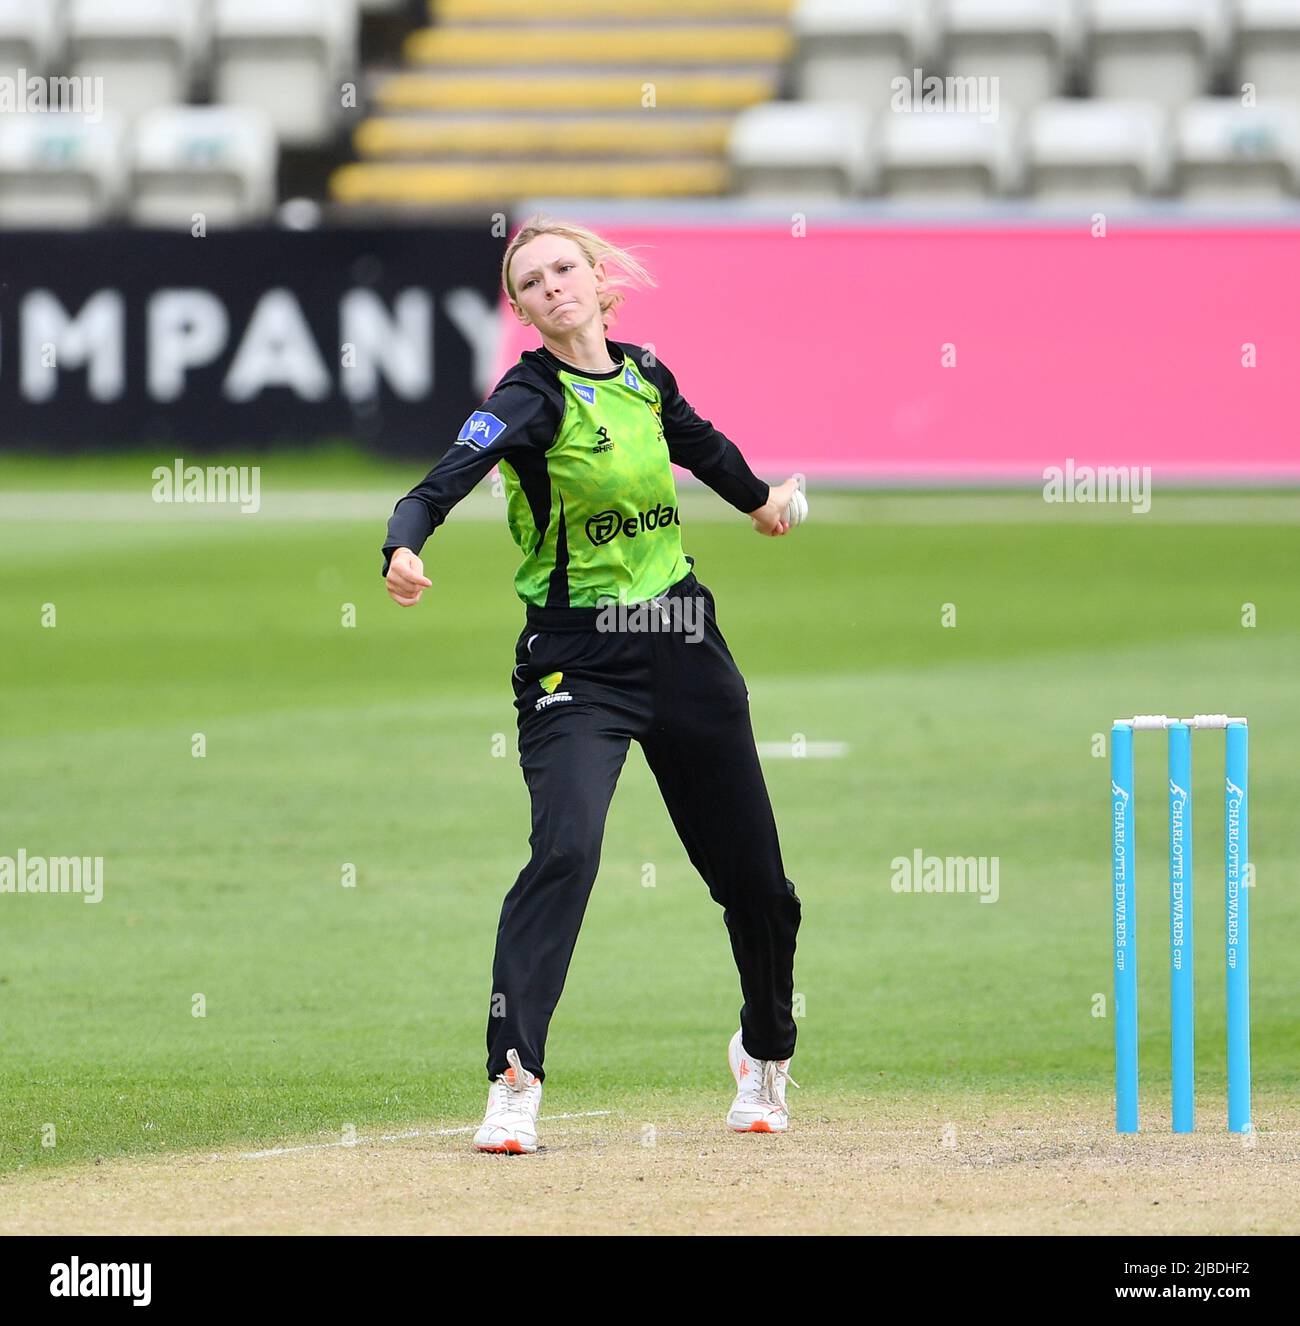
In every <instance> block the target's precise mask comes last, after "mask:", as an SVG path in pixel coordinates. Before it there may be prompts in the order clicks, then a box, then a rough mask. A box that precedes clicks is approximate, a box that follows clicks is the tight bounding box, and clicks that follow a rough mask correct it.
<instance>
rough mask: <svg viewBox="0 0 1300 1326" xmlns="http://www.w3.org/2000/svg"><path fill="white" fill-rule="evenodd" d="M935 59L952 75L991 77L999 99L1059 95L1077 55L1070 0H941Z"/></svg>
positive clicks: (1023, 102) (1025, 103)
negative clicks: (996, 84)
mask: <svg viewBox="0 0 1300 1326" xmlns="http://www.w3.org/2000/svg"><path fill="white" fill-rule="evenodd" d="M941 17H942V22H941V36H940V41H941V50H942V55H941V57H940V64H941V65H942V66H943V72H944V73H945V74H951V75H952V76H954V77H958V78H964V77H976V78H979V77H987V78H991V77H995V78H997V80H998V99H999V102H1000V103H1001V104H1006V105H1014V106H1020V107H1022V108H1026V109H1027V108H1029V107H1031V106H1035V105H1037V104H1038V103H1039V102H1041V101H1047V100H1049V99H1050V98H1052V97H1057V96H1060V95H1061V93H1062V92H1063V91H1064V89H1065V85H1066V80H1067V78H1068V77H1069V75H1070V72H1071V71H1072V70H1073V68H1074V65H1075V62H1076V61H1077V59H1078V55H1079V26H1078V22H1077V18H1078V11H1077V8H1076V6H1075V3H1074V0H946V4H945V7H944V9H943V10H942V11H941Z"/></svg>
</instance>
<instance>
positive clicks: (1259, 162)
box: [1175, 97, 1300, 202]
mask: <svg viewBox="0 0 1300 1326" xmlns="http://www.w3.org/2000/svg"><path fill="white" fill-rule="evenodd" d="M1176 140H1177V162H1176V167H1175V169H1176V172H1177V178H1176V183H1177V185H1178V187H1179V192H1180V193H1181V194H1182V195H1183V197H1185V198H1194V199H1213V200H1214V201H1216V202H1219V201H1228V200H1234V201H1235V200H1237V199H1240V200H1242V201H1250V200H1256V201H1258V200H1261V199H1270V200H1283V199H1287V198H1288V197H1290V196H1292V195H1294V194H1295V193H1297V192H1300V106H1298V105H1297V104H1295V103H1294V102H1285V101H1284V102H1271V103H1263V104H1261V105H1259V106H1243V105H1242V104H1241V102H1240V101H1239V100H1238V99H1237V98H1236V97H1223V98H1206V99H1204V100H1202V101H1193V102H1190V103H1188V105H1186V106H1184V107H1183V109H1182V111H1181V112H1180V113H1179V116H1178V121H1177V126H1176Z"/></svg>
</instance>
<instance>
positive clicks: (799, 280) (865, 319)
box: [499, 222, 1300, 484]
mask: <svg viewBox="0 0 1300 1326" xmlns="http://www.w3.org/2000/svg"><path fill="white" fill-rule="evenodd" d="M595 228H596V229H598V230H600V231H601V233H603V234H605V235H607V236H608V237H609V238H610V239H611V240H612V241H613V242H614V243H616V244H619V245H621V246H632V249H633V252H634V253H635V254H636V255H637V257H638V258H640V259H641V261H642V262H643V263H644V264H645V265H646V266H647V267H648V268H649V269H650V271H651V272H652V273H653V274H654V276H655V278H656V280H657V281H658V283H659V284H658V286H657V287H656V288H653V289H645V290H635V289H634V290H632V291H630V292H629V296H628V300H627V303H626V304H625V305H624V306H623V308H622V310H621V311H620V313H619V317H618V320H617V321H616V322H615V324H614V326H613V327H612V329H611V331H610V336H611V338H612V339H615V340H620V341H633V342H636V343H638V344H644V343H647V342H648V343H652V344H653V346H654V347H655V351H656V353H657V354H658V355H659V356H660V357H661V358H662V359H663V361H664V362H665V363H666V364H667V365H668V367H669V368H670V369H671V370H672V371H673V373H674V374H675V376H676V378H677V381H678V385H679V386H680V387H681V389H682V393H683V394H684V395H685V397H686V398H687V400H689V401H690V402H691V404H692V405H693V406H694V407H695V409H696V410H697V411H698V412H699V413H700V414H702V415H703V416H704V417H705V418H707V419H711V420H712V421H713V423H714V424H715V425H716V426H717V427H718V428H720V429H721V430H722V431H723V432H724V433H726V434H727V435H728V436H729V437H730V438H731V439H732V440H733V441H735V442H736V443H737V445H738V446H739V447H740V448H741V450H742V451H743V452H744V453H745V456H746V458H747V459H748V460H749V462H750V465H751V466H752V468H753V469H754V470H755V471H757V472H758V473H760V474H761V475H762V476H763V477H765V478H769V479H775V478H777V477H779V476H782V475H784V474H786V473H788V472H792V471H796V470H798V471H802V472H803V473H805V474H807V475H808V476H809V477H810V478H811V477H817V478H820V479H823V480H831V479H845V480H855V479H856V480H862V481H866V482H896V481H909V480H918V481H922V482H946V481H961V482H967V483H969V482H979V481H981V480H987V481H989V482H995V481H1001V480H1013V481H1017V482H1032V483H1039V484H1041V483H1042V481H1043V475H1044V471H1045V470H1047V469H1048V468H1049V467H1053V466H1056V467H1062V466H1065V465H1066V463H1067V461H1070V462H1072V463H1073V464H1074V465H1075V466H1076V467H1079V466H1124V467H1131V466H1150V467H1151V472H1152V475H1153V477H1154V478H1156V479H1160V478H1168V479H1183V480H1189V481H1190V480H1196V479H1204V480H1207V481H1211V482H1217V481H1231V482H1256V481H1258V482H1265V481H1268V480H1270V479H1282V480H1286V481H1289V482H1297V481H1300V423H1298V421H1297V402H1298V401H1300V230H1288V229H1285V228H1281V227H1278V228H1264V227H1259V228H1242V229H1231V228H1220V227H1215V228H1208V227H1207V228H1204V229H1199V228H1190V227H1168V228H1155V227H1150V226H1148V227H1135V228H1125V227H1124V226H1122V225H1120V224H1118V223H1114V222H1113V223H1112V225H1111V227H1110V231H1109V233H1108V234H1107V235H1106V236H1105V237H1104V238H1094V237H1093V236H1092V234H1091V233H1090V231H1089V230H1088V228H1087V227H1086V226H1081V227H1080V228H1078V229H1065V228H1049V227H1043V228H1029V227H1024V228H1021V227H1005V228H992V227H988V226H980V227H976V226H970V227H965V228H956V227H953V228H921V227H917V228H902V227H900V228H879V227H870V226H862V227H847V226H846V227H841V228H828V229H820V228H816V227H814V228H812V229H811V230H810V231H809V233H808V234H807V235H806V236H803V237H795V236H793V235H792V234H791V233H790V230H789V228H784V229H782V228H778V227H771V228H769V227H766V226H757V225H735V226H707V225H700V226H689V227H688V226H666V225H653V226H634V225H627V224H618V225H603V226H596V227H595ZM503 314H504V319H505V322H504V326H505V335H504V336H503V346H502V356H501V359H500V363H499V369H500V371H501V372H504V371H505V369H506V368H507V367H508V366H509V364H510V363H512V362H513V361H514V360H515V359H516V358H517V357H518V354H519V352H520V351H521V350H522V349H526V348H530V347H532V346H535V345H536V344H538V340H537V335H536V333H535V332H534V331H532V329H531V328H523V327H520V326H519V324H518V323H517V322H516V320H515V318H514V316H513V315H512V314H511V313H510V310H509V308H508V307H506V306H505V305H503ZM1252 347H1253V348H1252ZM1252 358H1253V365H1254V366H1253V367H1251V366H1248V364H1249V363H1250V362H1251V360H1252Z"/></svg>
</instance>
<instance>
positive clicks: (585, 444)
mask: <svg viewBox="0 0 1300 1326" xmlns="http://www.w3.org/2000/svg"><path fill="white" fill-rule="evenodd" d="M606 345H607V347H608V350H609V354H610V358H611V360H612V361H613V362H614V363H615V364H616V367H615V368H614V369H613V370H612V371H610V372H607V373H586V372H582V371H581V370H579V369H575V368H573V367H571V366H569V365H567V364H565V363H563V362H562V361H561V360H559V359H557V358H555V356H553V355H552V354H551V353H550V352H549V351H547V350H546V349H544V348H543V349H539V350H528V351H525V352H524V353H523V354H522V355H521V356H520V359H519V362H518V363H517V364H516V365H515V366H514V367H513V368H512V369H511V370H510V371H509V372H508V373H507V374H506V375H505V376H504V377H503V378H502V379H501V381H500V382H499V383H498V384H497V386H496V388H495V389H494V390H493V392H492V393H491V395H489V396H488V398H487V400H485V401H484V402H483V405H482V406H481V407H480V408H479V409H478V410H475V411H474V412H473V414H471V415H470V417H469V418H468V419H467V420H466V421H465V424H464V426H463V427H462V428H461V430H460V434H459V436H458V437H457V439H456V443H455V444H454V445H453V446H451V447H449V448H448V450H447V453H446V455H444V456H443V458H442V459H441V460H440V461H439V462H438V464H437V465H436V466H435V467H434V468H433V469H432V470H431V471H430V472H429V474H428V475H427V476H426V478H425V479H424V480H423V481H422V482H421V483H420V484H419V485H417V486H416V487H415V488H414V489H412V490H411V492H410V493H408V494H407V496H406V497H404V498H402V500H401V501H399V502H398V504H397V506H396V508H395V509H394V512H393V515H392V518H391V519H390V521H389V525H388V535H387V538H386V539H385V541H384V553H385V558H384V574H385V575H386V574H387V570H388V558H389V557H390V556H391V554H392V551H393V550H394V549H395V548H399V547H406V548H410V549H412V550H413V551H414V552H416V553H418V552H419V551H420V549H421V548H422V547H423V545H424V542H425V540H426V539H427V538H428V536H429V535H430V534H431V533H432V532H433V530H435V529H436V528H437V527H438V525H440V524H441V523H442V522H443V521H444V520H445V519H446V517H447V514H448V512H449V511H450V510H451V508H452V507H453V506H454V505H455V504H456V502H458V501H459V500H460V499H461V498H462V497H464V496H465V495H466V493H468V492H469V491H470V489H472V488H473V486H474V485H475V484H476V483H477V482H478V481H479V480H480V479H481V478H482V477H483V476H484V475H485V474H486V473H488V471H489V470H491V469H492V468H493V467H494V466H497V465H499V466H500V474H501V477H502V481H503V485H504V488H505V494H506V519H507V521H508V523H509V526H510V532H511V534H512V535H513V537H514V540H515V542H516V543H517V544H518V545H519V550H520V552H521V553H522V554H523V560H522V561H521V563H520V565H519V569H518V571H517V572H516V574H515V589H516V591H517V593H518V594H519V597H520V598H521V599H522V600H523V601H524V602H525V603H531V604H536V605H537V606H539V607H575V608H576V607H583V608H589V607H596V606H598V605H599V604H600V603H601V602H607V601H608V600H610V599H620V598H621V599H623V600H624V601H625V602H628V603H638V602H642V601H644V600H645V599H648V598H652V597H654V596H655V595H657V594H661V593H663V591H664V590H665V589H667V588H668V587H669V586H671V585H674V584H676V583H677V581H679V580H681V579H683V578H684V577H685V576H686V575H688V574H689V572H690V569H691V568H690V565H689V563H688V562H687V560H686V557H685V554H684V552H683V550H682V524H681V515H680V513H679V511H678V503H677V486H676V482H675V480H674V477H673V472H672V466H673V464H678V465H682V466H684V467H686V468H688V469H690V470H691V471H692V472H693V473H694V474H695V475H696V476H697V477H698V478H700V479H701V480H702V481H703V482H704V483H707V484H708V485H709V486H710V487H712V488H713V489H714V490H715V491H716V492H718V493H719V494H720V495H721V496H722V497H723V498H725V499H726V500H727V501H728V502H730V503H731V504H732V505H733V506H735V507H736V508H737V509H738V510H741V511H746V512H748V511H753V510H755V509H756V508H758V507H760V506H762V505H763V504H764V503H765V502H766V501H767V494H768V485H767V484H766V483H763V482H762V481H761V480H759V479H758V478H756V477H755V476H754V474H753V473H752V472H751V471H750V469H749V466H748V465H747V464H746V463H745V460H744V457H743V456H742V455H741V454H740V451H739V449H738V448H737V447H736V446H735V444H734V443H733V442H731V441H730V439H728V438H727V437H726V436H725V435H724V434H722V433H720V432H719V431H718V430H717V429H715V428H714V427H713V425H712V424H711V423H709V422H708V421H707V420H705V419H701V418H700V417H699V415H697V414H696V413H695V411H694V410H693V409H692V408H691V407H690V405H689V404H688V403H687V402H686V401H685V399H684V398H683V397H682V395H681V393H680V392H679V391H678V389H677V383H676V380H675V379H674V378H673V376H672V374H671V373H670V372H669V371H668V370H667V368H666V367H665V366H664V365H663V363H662V362H661V361H659V360H658V359H657V358H656V357H655V356H654V355H653V354H652V353H650V352H648V351H645V350H643V349H642V348H641V347H639V346H636V345H632V344H625V343H622V342H615V341H607V342H606Z"/></svg>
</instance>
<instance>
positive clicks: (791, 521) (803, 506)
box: [785, 488, 808, 529]
mask: <svg viewBox="0 0 1300 1326" xmlns="http://www.w3.org/2000/svg"><path fill="white" fill-rule="evenodd" d="M785 519H786V523H787V524H788V525H789V526H790V528H791V529H793V528H794V527H795V526H796V525H802V524H803V522H804V521H805V520H807V519H808V499H807V498H806V497H805V496H804V495H803V493H802V492H800V490H799V489H798V488H796V489H795V490H794V496H793V497H791V498H790V505H789V506H788V507H786V509H785Z"/></svg>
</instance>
